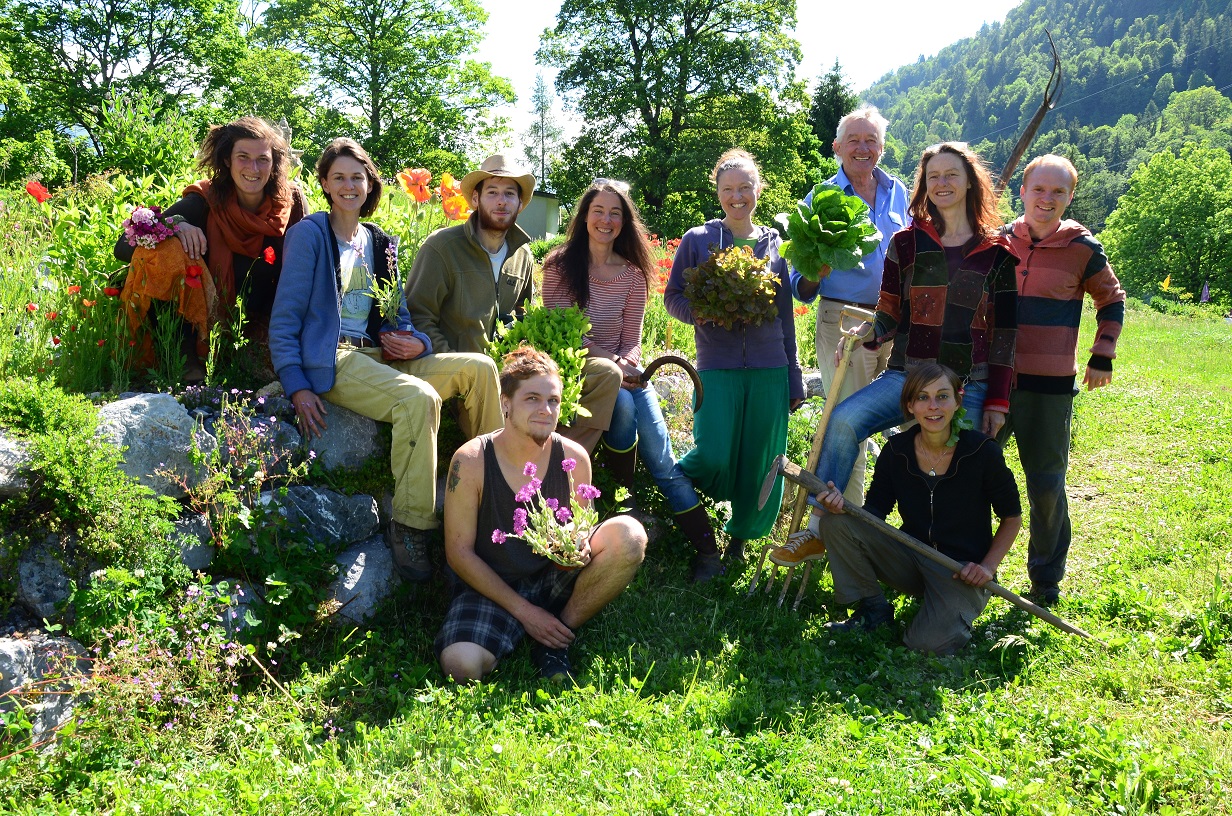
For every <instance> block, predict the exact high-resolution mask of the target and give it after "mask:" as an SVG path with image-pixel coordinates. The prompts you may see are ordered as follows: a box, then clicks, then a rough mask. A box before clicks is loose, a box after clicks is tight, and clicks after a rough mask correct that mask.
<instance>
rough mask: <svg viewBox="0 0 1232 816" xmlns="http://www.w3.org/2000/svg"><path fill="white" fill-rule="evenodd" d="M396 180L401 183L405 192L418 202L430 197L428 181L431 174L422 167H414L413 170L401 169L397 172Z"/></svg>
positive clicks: (430, 179) (421, 202)
mask: <svg viewBox="0 0 1232 816" xmlns="http://www.w3.org/2000/svg"><path fill="white" fill-rule="evenodd" d="M398 181H399V183H401V184H402V189H403V190H405V191H406V194H407V195H409V196H410V197H411V198H413V199H415V200H416V201H417V202H419V203H420V204H423V203H424V202H425V201H427V200H428V199H429V198H431V197H432V191H431V190H430V189H428V183H429V182H430V181H432V174H431V173H429V172H428V171H427V170H425V169H424V168H422V167H416V168H415V169H414V170H403V171H402V172H401V173H399V174H398Z"/></svg>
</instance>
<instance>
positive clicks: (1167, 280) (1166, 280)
mask: <svg viewBox="0 0 1232 816" xmlns="http://www.w3.org/2000/svg"><path fill="white" fill-rule="evenodd" d="M1171 285H1172V276H1171V275H1169V276H1168V277H1166V278H1164V282H1163V283H1161V284H1159V288H1160V289H1163V290H1164V291H1165V292H1167V291H1168V287H1169V286H1171Z"/></svg>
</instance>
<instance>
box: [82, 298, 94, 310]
mask: <svg viewBox="0 0 1232 816" xmlns="http://www.w3.org/2000/svg"><path fill="white" fill-rule="evenodd" d="M95 303H98V301H97V300H83V301H81V305H82V306H85V307H86V308H87V309H89V308H90V307H91V306H93V305H94V304H95Z"/></svg>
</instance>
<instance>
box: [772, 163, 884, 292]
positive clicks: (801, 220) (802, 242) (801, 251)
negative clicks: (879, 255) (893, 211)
mask: <svg viewBox="0 0 1232 816" xmlns="http://www.w3.org/2000/svg"><path fill="white" fill-rule="evenodd" d="M774 220H775V223H777V224H778V226H779V229H781V230H783V231H784V232H786V233H787V238H788V240H786V241H784V242H783V243H782V245H781V246H779V254H780V255H782V256H783V257H784V258H786V259H787V261H788V263H790V264H791V265H792V266H794V267H795V268H796V270H797V271H799V273H800V274H801V275H803V276H804V277H806V278H808V279H809V280H813V281H815V280H818V279H819V278H821V277H822V272H823V270H827V267H828V268H829V269H854V268H855V267H856V266H858V265H859V263H860V259H861V258H863V257H864V256H865V255H867V254H868V253H870V252H872V251H873V250H875V249H876V248H877V245H878V244H880V243H881V233H880V232H878V230H877V228H876V227H875V226H873V222H872V221H871V220H869V217H868V205H867V204H865V203H864V202H863V201H862V200H861V199H860V197H859V196H853V195H846V194H845V193H844V192H843V190H842V188H841V187H839V186H838V185H836V184H825V183H823V184H818V185H817V186H816V187H814V188H813V198H812V201H811V206H810V205H808V204H805V203H803V202H801V203H799V204H797V205H796V209H795V212H792V213H779V214H778V215H777V216H775V218H774Z"/></svg>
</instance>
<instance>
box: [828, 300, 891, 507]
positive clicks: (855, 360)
mask: <svg viewBox="0 0 1232 816" xmlns="http://www.w3.org/2000/svg"><path fill="white" fill-rule="evenodd" d="M843 305H844V304H842V303H837V302H835V301H833V300H826V299H825V298H820V299H819V300H818V306H817V368H818V369H820V370H821V386H822V390H824V391H825V393H826V399H829V398H830V396H831V394H830V386H831V384H833V382H834V375H835V372H836V371H837V369H836V368H835V366H834V352H835V350H836V349H837V348H838V344H839V341H840V340H841V339H842V337H843V331H842V327H841V326H840V325H839V320H840V318H841V316H842V311H843ZM848 328H853V326H848ZM890 345H891V344H890V343H885V344H884V345H882V347H881V348H880V349H879V350H878V351H869V350H868V349H866V348H864V346H863V345H857V346H856V347H855V348H854V349H852V350H851V358H850V360H849V361H848V366H849V368H848V369H847V375H846V376H845V377H843V387H842V389H841V390H840V393H839V394H838V396H837V399H838V400H839V401H840V402H841V401H842V400H845V399H847V397H849V396H851V395H852V394H854V393H855V392H857V391H859V390H860V389H861V388H863V387H864V386H866V385H868V384H869V383H871V382H872V381H873V379H874V378H875V377H876V376H877V375H878V374H880V373H881V372H883V371H885V369H886V365H887V364H888V363H889V362H890ZM867 451H868V445H867V444H866V443H862V444H861V445H860V452H859V454H857V456H856V465H855V467H853V468H852V469H851V480H850V481H848V482H847V489H846V490H845V491H843V498H844V499H846V500H847V501H849V502H851V503H852V504H854V505H856V506H857V507H862V506H863V505H864V478H865V476H864V474H865V469H866V466H867V464H868V454H867Z"/></svg>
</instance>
